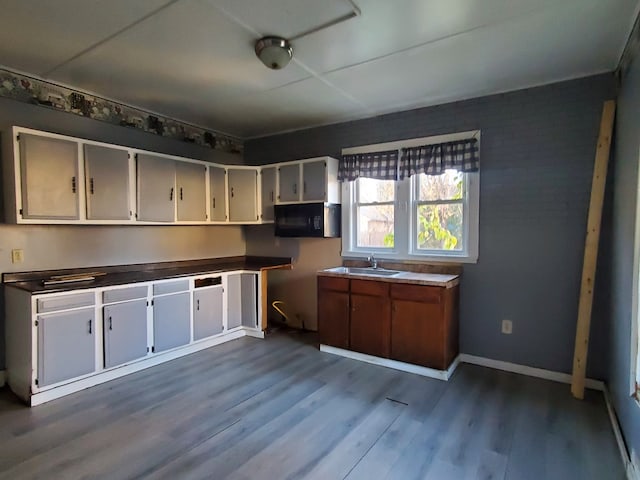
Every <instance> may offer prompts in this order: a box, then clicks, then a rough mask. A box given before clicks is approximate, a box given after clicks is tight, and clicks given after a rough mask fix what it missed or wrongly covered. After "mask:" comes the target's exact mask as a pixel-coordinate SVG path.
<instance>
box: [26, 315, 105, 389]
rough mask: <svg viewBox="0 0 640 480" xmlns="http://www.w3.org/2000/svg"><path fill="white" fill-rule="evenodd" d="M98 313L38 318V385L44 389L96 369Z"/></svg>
mask: <svg viewBox="0 0 640 480" xmlns="http://www.w3.org/2000/svg"><path fill="white" fill-rule="evenodd" d="M95 332H96V324H95V310H94V308H93V307H91V308H82V309H79V310H74V311H71V312H64V313H50V314H45V315H39V316H38V385H39V386H40V387H43V386H45V385H51V384H53V383H57V382H61V381H63V380H69V379H72V378H75V377H79V376H80V375H86V374H88V373H93V372H94V371H95V369H96V353H95V352H96V344H95Z"/></svg>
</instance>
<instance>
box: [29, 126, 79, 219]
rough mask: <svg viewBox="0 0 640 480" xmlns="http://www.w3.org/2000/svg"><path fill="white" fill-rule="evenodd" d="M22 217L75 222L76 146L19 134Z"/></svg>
mask: <svg viewBox="0 0 640 480" xmlns="http://www.w3.org/2000/svg"><path fill="white" fill-rule="evenodd" d="M19 142H20V169H21V172H22V179H21V180H22V216H23V218H50V219H68V220H77V219H78V218H79V217H78V213H79V207H78V191H79V183H78V182H79V178H78V144H77V143H75V142H70V141H67V140H58V139H55V138H47V137H39V136H36V135H29V134H27V133H21V134H20V140H19Z"/></svg>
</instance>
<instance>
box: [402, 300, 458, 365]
mask: <svg viewBox="0 0 640 480" xmlns="http://www.w3.org/2000/svg"><path fill="white" fill-rule="evenodd" d="M444 345H445V338H444V325H443V322H442V313H441V306H440V304H437V303H424V302H417V301H411V300H392V308H391V355H392V357H393V358H394V359H395V360H400V361H401V362H407V363H414V364H417V365H423V366H425V367H431V368H436V369H438V370H444V369H446V368H447V367H448V365H446V362H445V355H444Z"/></svg>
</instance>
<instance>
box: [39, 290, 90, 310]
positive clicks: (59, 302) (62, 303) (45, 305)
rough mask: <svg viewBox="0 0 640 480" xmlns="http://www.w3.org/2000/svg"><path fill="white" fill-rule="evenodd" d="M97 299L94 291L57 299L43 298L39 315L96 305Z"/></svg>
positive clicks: (40, 302)
mask: <svg viewBox="0 0 640 480" xmlns="http://www.w3.org/2000/svg"><path fill="white" fill-rule="evenodd" d="M95 302H96V299H95V294H94V292H93V291H90V292H82V293H73V294H70V295H60V296H55V297H53V296H52V297H43V298H39V299H38V305H37V308H38V313H44V312H52V311H55V310H68V309H70V308H78V307H88V306H91V305H95Z"/></svg>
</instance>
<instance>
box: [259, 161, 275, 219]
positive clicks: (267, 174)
mask: <svg viewBox="0 0 640 480" xmlns="http://www.w3.org/2000/svg"><path fill="white" fill-rule="evenodd" d="M260 192H261V195H260V198H261V208H262V210H261V211H262V213H261V214H260V215H261V217H260V220H262V221H263V222H273V220H274V208H273V206H274V205H275V203H276V167H263V168H262V169H261V170H260Z"/></svg>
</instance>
